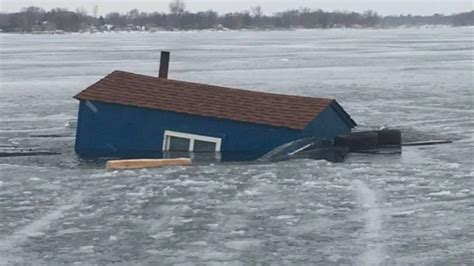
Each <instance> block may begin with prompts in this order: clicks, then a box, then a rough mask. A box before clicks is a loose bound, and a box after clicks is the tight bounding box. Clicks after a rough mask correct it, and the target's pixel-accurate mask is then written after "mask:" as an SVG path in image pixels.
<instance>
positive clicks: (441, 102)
mask: <svg viewBox="0 0 474 266" xmlns="http://www.w3.org/2000/svg"><path fill="white" fill-rule="evenodd" d="M472 36H473V28H421V29H392V30H338V29H334V30H325V31H321V30H305V31H274V32H273V31H268V32H252V31H245V32H188V33H180V32H167V33H153V34H134V33H128V34H97V35H54V36H38V35H9V34H2V35H0V43H1V51H0V61H1V64H0V69H1V77H0V78H1V84H0V85H1V86H0V93H1V99H0V145H2V147H7V146H9V147H16V146H20V147H35V148H37V147H41V148H43V149H50V150H55V151H59V152H61V153H62V155H60V156H35V157H15V158H13V157H12V158H0V264H14V263H19V264H21V263H31V264H33V265H44V264H46V265H56V264H81V265H82V264H85V265H94V264H97V265H103V264H112V263H122V264H145V265H147V264H151V265H153V264H156V263H160V264H206V265H207V264H216V265H221V264H231V265H233V264H236V265H241V264H259V263H260V264H265V263H268V264H283V265H287V264H309V265H335V264H347V265H352V264H356V265H357V264H360V265H371V264H382V265H392V264H398V265H406V264H413V265H418V264H424V265H459V264H465V265H469V264H472V262H473V261H474V253H473V250H474V223H473V222H472V221H473V220H474V192H473V187H474V171H473V167H472V165H474V158H473V146H474V137H473V134H474V122H473V121H474V111H473V110H474V108H473V107H474V102H473V101H474V98H473V93H474V91H473V90H472V88H473V87H474V86H473V85H474V84H473V83H474V80H473V75H472V73H473V70H474V69H473V68H474V66H473V63H472V62H473V59H474V58H473V54H474V53H473V51H474V48H473V42H472ZM160 50H171V51H172V57H171V64H170V78H174V79H183V80H190V81H197V82H205V83H211V84H218V85H225V86H232V87H240V88H247V89H253V90H262V91H271V92H277V93H291V94H298V95H306V96H321V97H334V98H336V99H337V100H338V101H339V102H340V103H341V104H342V105H343V106H344V107H345V109H346V110H347V111H348V112H349V113H350V114H351V115H352V117H353V118H354V119H355V120H356V121H357V122H358V123H359V124H360V125H361V126H362V127H364V128H379V127H380V126H382V125H385V126H389V127H397V128H400V129H402V131H403V137H404V140H405V141H419V140H426V139H428V140H431V139H443V138H447V139H452V140H455V141H454V142H453V143H451V144H444V145H433V146H425V147H405V148H403V152H402V154H401V155H363V154H359V155H356V154H353V155H350V156H349V158H348V159H347V160H346V161H345V162H342V163H328V162H325V161H312V160H294V161H286V162H279V163H268V164H261V163H260V164H255V163H213V164H207V163H201V164H198V165H194V166H191V167H177V168H164V169H148V170H133V171H113V172H107V171H105V170H104V169H103V168H104V161H82V160H80V159H78V158H76V157H75V155H74V153H73V143H74V127H75V118H76V114H77V106H78V104H77V102H76V101H75V100H74V99H72V96H73V95H75V94H76V93H78V92H79V91H80V90H82V89H84V88H85V87H86V86H88V85H90V84H91V83H93V82H95V81H96V80H97V79H99V78H101V77H102V76H103V75H105V74H107V73H110V72H111V71H113V70H115V69H121V70H125V71H132V72H138V73H144V74H149V75H157V68H158V62H159V51H160ZM44 135H53V137H45V136H44Z"/></svg>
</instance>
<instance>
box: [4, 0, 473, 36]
mask: <svg viewBox="0 0 474 266" xmlns="http://www.w3.org/2000/svg"><path fill="white" fill-rule="evenodd" d="M97 9H98V7H97V6H95V7H94V11H93V12H92V13H93V14H92V15H88V14H87V12H86V11H85V10H84V9H76V10H75V11H69V10H67V9H60V8H55V9H52V10H50V11H45V10H44V9H42V8H39V7H34V6H31V7H27V8H24V9H23V10H22V11H21V12H17V13H2V14H0V29H1V30H2V31H3V32H37V31H39V32H41V31H54V30H60V31H64V32H78V31H83V30H96V31H104V30H153V29H155V30H194V29H234V30H235V29H289V28H308V29H312V28H323V29H325V28H337V27H353V28H368V27H398V26H405V25H406V26H416V25H451V26H467V25H474V11H470V12H465V13H460V14H454V15H449V16H444V15H440V14H435V15H433V16H411V15H407V16H402V15H400V16H385V17H382V16H379V15H378V14H377V13H375V12H373V11H370V10H368V11H365V12H363V13H356V12H338V11H335V12H326V11H323V10H321V9H318V10H313V9H310V8H299V9H294V10H287V11H283V12H279V13H275V14H273V15H271V16H267V15H265V14H264V12H263V8H262V7H261V6H253V7H251V8H250V10H247V11H242V12H233V13H227V14H223V15H221V14H218V13H217V12H215V11H213V10H208V11H201V12H195V13H193V12H189V11H187V10H186V5H185V3H184V2H183V1H182V0H174V1H172V2H171V3H170V4H169V10H168V13H164V12H153V13H146V12H140V11H139V10H137V9H133V10H130V11H129V12H127V13H126V14H120V13H116V12H113V13H109V14H107V15H105V16H100V17H97Z"/></svg>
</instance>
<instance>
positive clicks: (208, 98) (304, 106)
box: [75, 71, 333, 130]
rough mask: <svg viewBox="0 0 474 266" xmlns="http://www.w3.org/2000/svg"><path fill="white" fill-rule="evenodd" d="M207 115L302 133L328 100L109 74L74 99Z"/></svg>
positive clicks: (129, 74) (128, 74)
mask: <svg viewBox="0 0 474 266" xmlns="http://www.w3.org/2000/svg"><path fill="white" fill-rule="evenodd" d="M75 98H76V99H79V100H91V101H100V102H106V103H115V104H123V105H131V106H138V107H145V108H151V109H160V110H166V111H173V112H179V113H186V114H192V115H200V116H206V117H216V118H223V119H231V120H236V121H242V122H250V123H258V124H266V125H271V126H277V127H286V128H292V129H299V130H301V129H304V128H305V127H306V126H307V125H308V123H309V122H311V120H313V119H314V118H315V117H316V116H317V115H318V114H319V113H320V112H321V111H323V110H324V109H325V108H326V107H327V106H328V105H329V104H330V103H331V102H332V101H333V100H332V99H324V98H311V97H301V96H291V95H283V94H274V93H265V92H256V91H247V90H239V89H231V88H225V87H218V86H211V85H205V84H199V83H191V82H184V81H177V80H171V79H162V78H156V77H150V76H144V75H139V74H133V73H128V72H123V71H114V72H112V73H111V74H109V75H107V76H106V77H104V78H103V79H101V80H99V81H98V82H97V83H95V84H93V85H91V86H89V87H88V88H87V89H85V90H83V91H82V92H81V93H79V94H78V95H76V96H75Z"/></svg>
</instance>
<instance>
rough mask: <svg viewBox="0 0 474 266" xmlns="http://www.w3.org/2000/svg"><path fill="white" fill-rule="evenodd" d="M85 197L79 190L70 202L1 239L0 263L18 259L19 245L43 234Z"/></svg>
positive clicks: (3, 263) (4, 263)
mask: <svg viewBox="0 0 474 266" xmlns="http://www.w3.org/2000/svg"><path fill="white" fill-rule="evenodd" d="M83 199H84V195H83V193H82V192H79V193H77V194H75V195H73V196H72V197H71V198H70V200H69V203H68V204H64V205H61V206H59V207H58V208H56V209H55V210H53V211H51V212H49V213H47V214H46V215H44V216H42V217H40V218H39V219H37V220H35V221H33V222H31V223H30V224H28V225H26V226H24V227H23V228H21V229H19V230H16V231H15V232H13V234H11V235H9V236H6V237H3V238H2V239H0V265H6V264H9V263H12V262H13V261H18V260H19V258H15V256H13V253H16V252H17V250H16V248H18V246H19V245H21V244H22V243H24V242H25V241H27V240H28V237H31V236H41V235H42V234H43V233H42V231H43V230H45V229H46V228H48V226H49V225H50V224H51V223H52V222H53V221H55V220H58V219H60V218H61V217H63V216H64V213H65V212H67V211H68V210H70V209H72V208H74V207H76V206H78V205H79V204H80V203H81V202H82V200H83ZM21 260H22V259H20V261H21Z"/></svg>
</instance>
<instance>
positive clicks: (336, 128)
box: [76, 101, 350, 159]
mask: <svg viewBox="0 0 474 266" xmlns="http://www.w3.org/2000/svg"><path fill="white" fill-rule="evenodd" d="M90 103H92V105H93V107H92V108H91V105H90ZM340 123H342V124H344V125H345V123H343V121H342V120H341V119H340V118H339V116H338V115H337V113H336V112H334V110H332V109H331V108H328V109H327V110H325V111H323V112H322V113H321V114H320V115H319V116H318V117H317V118H316V119H315V120H313V122H311V123H310V125H309V126H308V127H307V128H306V129H305V130H303V131H300V130H294V129H288V128H281V127H273V126H267V125H259V124H253V123H245V122H238V121H232V120H226V119H218V118H209V117H203V116H196V115H187V114H181V113H175V112H168V111H161V110H154V109H147V108H140V107H133V106H125V105H119V104H109V103H102V102H93V101H91V102H89V104H87V101H81V102H80V106H79V119H78V125H77V136H76V152H77V153H78V154H79V155H81V156H88V157H104V156H112V157H135V156H140V155H145V156H146V155H148V156H150V155H152V156H157V157H159V156H161V155H162V147H163V135H164V131H165V130H172V131H178V132H185V133H190V134H198V135H205V136H211V137H218V138H222V154H223V159H226V158H228V159H237V158H239V155H241V157H245V158H248V159H251V158H252V159H253V158H254V157H258V156H261V155H263V154H265V153H266V152H268V151H270V150H272V149H273V148H275V147H276V146H278V145H281V144H283V143H286V142H289V141H292V140H296V139H298V138H302V137H307V136H312V135H315V136H319V137H324V138H329V139H332V138H333V137H334V136H335V134H336V135H337V134H339V133H345V132H347V126H344V125H339V124H340ZM349 130H350V129H349ZM249 155H251V156H249Z"/></svg>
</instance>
